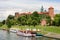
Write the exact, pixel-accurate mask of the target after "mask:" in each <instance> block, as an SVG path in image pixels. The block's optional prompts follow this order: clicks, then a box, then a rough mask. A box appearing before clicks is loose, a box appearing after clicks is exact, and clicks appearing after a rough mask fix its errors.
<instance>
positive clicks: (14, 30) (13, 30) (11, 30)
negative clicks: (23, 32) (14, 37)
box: [10, 29, 18, 33]
mask: <svg viewBox="0 0 60 40" xmlns="http://www.w3.org/2000/svg"><path fill="white" fill-rule="evenodd" d="M17 31H18V30H16V29H10V32H13V33H16V32H17Z"/></svg>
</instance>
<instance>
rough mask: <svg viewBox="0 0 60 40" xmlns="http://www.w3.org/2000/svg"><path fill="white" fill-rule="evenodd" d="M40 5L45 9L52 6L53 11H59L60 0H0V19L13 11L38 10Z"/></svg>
mask: <svg viewBox="0 0 60 40" xmlns="http://www.w3.org/2000/svg"><path fill="white" fill-rule="evenodd" d="M41 6H43V7H44V9H45V10H47V9H48V8H49V7H50V6H52V7H54V10H55V13H60V0H0V20H1V21H2V20H4V19H6V18H7V17H8V15H10V14H12V15H14V13H15V12H33V11H40V8H41Z"/></svg>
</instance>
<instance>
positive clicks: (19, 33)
mask: <svg viewBox="0 0 60 40" xmlns="http://www.w3.org/2000/svg"><path fill="white" fill-rule="evenodd" d="M17 35H20V36H25V37H34V36H36V34H32V33H31V31H18V32H17Z"/></svg>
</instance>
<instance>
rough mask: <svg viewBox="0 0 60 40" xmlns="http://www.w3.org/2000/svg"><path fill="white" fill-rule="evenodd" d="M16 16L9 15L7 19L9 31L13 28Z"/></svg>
mask: <svg viewBox="0 0 60 40" xmlns="http://www.w3.org/2000/svg"><path fill="white" fill-rule="evenodd" d="M13 21H14V16H13V15H9V16H8V18H7V20H6V24H7V27H8V32H9V30H10V28H11V26H12V25H13V24H14V22H13Z"/></svg>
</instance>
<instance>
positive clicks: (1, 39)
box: [0, 30, 59, 40]
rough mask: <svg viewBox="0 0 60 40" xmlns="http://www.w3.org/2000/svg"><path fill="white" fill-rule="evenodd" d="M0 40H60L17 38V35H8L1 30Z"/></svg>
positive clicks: (50, 39)
mask: <svg viewBox="0 0 60 40" xmlns="http://www.w3.org/2000/svg"><path fill="white" fill-rule="evenodd" d="M0 40H59V39H54V38H48V37H23V36H17V35H16V33H12V32H10V33H8V32H7V31H3V30H0Z"/></svg>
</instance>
